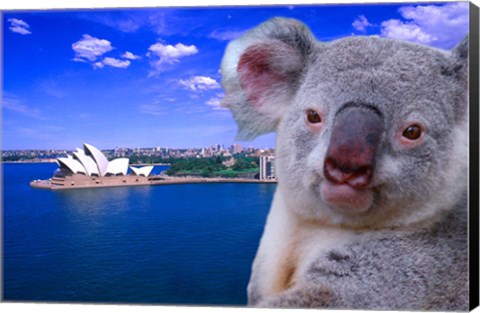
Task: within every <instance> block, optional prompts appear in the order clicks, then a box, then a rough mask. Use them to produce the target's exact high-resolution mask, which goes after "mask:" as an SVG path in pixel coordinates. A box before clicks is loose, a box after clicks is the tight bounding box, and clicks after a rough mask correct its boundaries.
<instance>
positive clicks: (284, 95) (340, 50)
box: [222, 18, 468, 227]
mask: <svg viewBox="0 0 480 313" xmlns="http://www.w3.org/2000/svg"><path fill="white" fill-rule="evenodd" d="M467 51H468V42H467V40H464V41H463V42H462V43H461V44H460V45H459V46H457V47H456V48H455V49H453V50H452V51H443V50H438V49H434V48H430V47H426V46H421V45H417V44H412V43H406V42H400V41H396V40H391V39H385V38H374V37H351V38H345V39H341V40H337V41H333V42H330V43H322V42H318V41H316V40H315V39H314V37H313V36H312V34H311V33H310V31H309V30H308V29H307V27H306V26H305V25H303V24H302V23H300V22H298V21H295V20H291V19H283V18H275V19H272V20H270V21H267V22H266V23H264V24H261V25H260V26H258V27H257V28H255V29H253V30H251V31H250V32H248V33H247V34H246V35H244V36H243V37H241V38H240V39H237V40H235V41H233V42H232V43H230V44H229V46H228V48H227V51H226V53H225V56H224V59H223V61H222V75H223V82H222V83H223V87H224V90H225V94H226V95H225V98H224V102H223V104H224V105H225V106H226V107H228V108H230V109H231V110H232V112H233V115H234V117H235V119H236V121H237V124H238V127H239V133H238V137H239V138H240V139H249V138H254V137H255V136H257V135H259V134H263V133H267V132H271V131H277V133H278V134H277V147H276V171H277V176H278V179H279V185H278V189H279V191H280V192H282V193H283V194H284V199H285V201H287V204H288V207H290V208H291V209H292V210H294V212H295V213H297V214H298V215H299V216H300V217H301V218H305V219H308V220H314V221H319V222H322V223H329V224H343V225H351V226H355V227H365V226H367V227H384V226H405V225H412V224H414V223H417V222H420V221H424V220H431V219H433V217H436V216H439V215H440V214H439V213H440V212H443V211H445V210H448V209H450V208H451V207H452V206H453V205H454V204H455V202H456V201H458V199H459V197H460V196H461V194H462V193H463V192H464V191H465V190H466V182H467V171H466V169H467V157H468V145H467V142H468V131H467V128H468V106H467V103H468V99H467V89H468V88H467V86H468V82H467V76H468V75H467V74H468V70H467V68H468V67H467V61H468V59H467Z"/></svg>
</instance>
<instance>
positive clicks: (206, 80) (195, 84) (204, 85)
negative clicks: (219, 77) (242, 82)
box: [179, 76, 220, 91]
mask: <svg viewBox="0 0 480 313" xmlns="http://www.w3.org/2000/svg"><path fill="white" fill-rule="evenodd" d="M179 83H180V85H182V86H183V87H185V88H186V89H189V90H192V91H203V90H212V89H219V88H220V84H219V83H218V82H217V81H216V80H215V79H213V78H210V77H207V76H195V77H192V78H190V79H188V80H183V79H180V81H179Z"/></svg>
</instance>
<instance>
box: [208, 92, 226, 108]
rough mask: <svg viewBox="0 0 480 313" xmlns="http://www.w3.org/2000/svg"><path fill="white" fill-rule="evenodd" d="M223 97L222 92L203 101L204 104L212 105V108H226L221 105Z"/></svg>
mask: <svg viewBox="0 0 480 313" xmlns="http://www.w3.org/2000/svg"><path fill="white" fill-rule="evenodd" d="M223 97H224V94H221V93H220V94H217V95H216V96H215V97H213V98H210V99H209V100H207V102H205V104H206V105H208V106H210V107H212V109H214V110H227V108H225V107H223V106H222V104H221V103H222V99H223Z"/></svg>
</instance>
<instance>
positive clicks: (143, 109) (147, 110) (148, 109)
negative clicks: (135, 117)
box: [140, 101, 165, 116]
mask: <svg viewBox="0 0 480 313" xmlns="http://www.w3.org/2000/svg"><path fill="white" fill-rule="evenodd" d="M140 113H144V114H148V115H153V116H161V115H165V110H164V109H163V108H162V107H161V106H160V105H159V103H158V101H155V102H153V103H148V104H142V105H141V106H140Z"/></svg>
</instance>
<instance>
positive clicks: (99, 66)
mask: <svg viewBox="0 0 480 313" xmlns="http://www.w3.org/2000/svg"><path fill="white" fill-rule="evenodd" d="M92 65H93V68H104V67H105V64H103V62H102V61H98V62H95V63H93V64H92Z"/></svg>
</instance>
